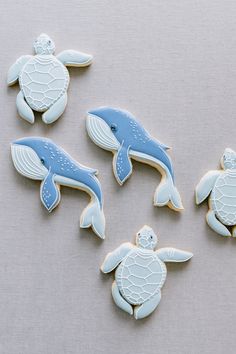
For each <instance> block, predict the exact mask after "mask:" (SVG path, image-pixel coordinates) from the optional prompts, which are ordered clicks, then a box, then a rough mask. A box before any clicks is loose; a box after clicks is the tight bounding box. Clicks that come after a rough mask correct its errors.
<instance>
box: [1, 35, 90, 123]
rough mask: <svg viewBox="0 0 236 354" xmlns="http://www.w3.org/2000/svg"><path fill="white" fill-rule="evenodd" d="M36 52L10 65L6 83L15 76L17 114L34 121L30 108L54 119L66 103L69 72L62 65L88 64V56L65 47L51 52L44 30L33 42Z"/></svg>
mask: <svg viewBox="0 0 236 354" xmlns="http://www.w3.org/2000/svg"><path fill="white" fill-rule="evenodd" d="M34 50H35V53H36V55H35V56H33V55H23V56H21V57H20V58H19V59H17V61H16V62H15V63H14V64H13V65H12V66H11V67H10V69H9V72H8V78H7V83H8V85H9V86H10V85H13V84H15V83H16V82H17V80H19V84H20V92H19V93H18V95H17V99H16V106H17V110H18V113H19V115H20V116H21V117H22V118H24V119H25V120H26V121H28V122H29V123H34V112H33V110H34V111H37V112H44V113H43V115H42V119H43V121H44V122H45V123H46V124H50V123H53V122H55V121H56V120H57V119H58V118H59V117H60V116H61V115H62V113H63V112H64V110H65V108H66V104H67V89H68V86H69V81H70V77H69V72H68V70H67V69H66V66H78V67H83V66H88V65H90V64H91V62H92V56H91V55H88V54H84V53H81V52H77V51H75V50H65V51H63V52H61V53H59V54H58V55H57V56H54V55H53V54H54V52H55V45H54V43H53V41H52V40H51V38H50V37H49V36H48V35H46V34H44V33H43V34H41V35H40V36H39V37H38V38H37V40H36V41H35V42H34Z"/></svg>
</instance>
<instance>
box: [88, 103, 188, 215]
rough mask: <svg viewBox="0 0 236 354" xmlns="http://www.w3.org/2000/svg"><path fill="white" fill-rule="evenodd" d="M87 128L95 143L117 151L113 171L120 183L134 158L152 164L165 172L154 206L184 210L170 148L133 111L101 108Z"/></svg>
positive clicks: (123, 180) (91, 113)
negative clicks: (168, 151) (169, 152)
mask: <svg viewBox="0 0 236 354" xmlns="http://www.w3.org/2000/svg"><path fill="white" fill-rule="evenodd" d="M86 127H87V131H88V135H89V136H90V138H91V139H92V140H93V142H94V143H95V144H97V145H98V146H100V147H101V148H103V149H105V150H109V151H112V152H113V154H114V158H113V171H114V174H115V178H116V180H117V182H118V183H119V184H120V185H122V184H123V183H124V182H125V181H126V180H127V178H128V177H129V176H130V175H131V173H132V162H131V159H134V160H137V161H140V162H143V163H146V164H149V165H151V166H153V167H154V168H156V169H157V170H159V172H160V173H161V175H162V180H161V183H160V185H159V187H158V188H157V189H156V192H155V195H154V205H155V206H164V205H168V206H169V207H170V208H172V209H174V210H177V211H179V210H181V209H183V206H182V202H181V198H180V195H179V192H178V190H177V188H176V186H175V178H174V171H173V166H172V163H171V160H170V157H169V156H168V154H167V153H166V151H167V150H168V147H167V146H165V145H164V144H161V143H160V142H159V141H157V140H156V139H155V138H153V137H151V135H150V134H149V133H148V132H147V131H146V130H145V129H144V128H143V127H142V126H141V125H140V124H139V123H138V122H137V121H136V119H135V118H134V117H133V116H132V115H131V113H129V112H127V111H124V110H121V109H115V108H111V107H101V108H98V109H95V110H92V111H90V112H88V115H87V119H86Z"/></svg>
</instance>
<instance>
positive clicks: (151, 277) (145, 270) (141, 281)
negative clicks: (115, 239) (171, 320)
mask: <svg viewBox="0 0 236 354" xmlns="http://www.w3.org/2000/svg"><path fill="white" fill-rule="evenodd" d="M156 243H157V237H156V235H155V234H154V232H153V230H152V229H151V228H150V227H149V226H147V225H145V226H144V227H143V228H142V229H141V230H140V231H139V232H138V233H137V236H136V246H135V245H132V244H131V243H124V244H122V245H121V246H120V247H118V248H117V249H116V250H114V251H113V252H111V253H109V254H108V255H107V256H106V258H105V260H104V262H103V264H102V266H101V270H102V272H104V273H109V272H111V271H112V270H114V269H115V268H116V267H117V268H116V272H115V281H114V283H113V285H112V297H113V300H114V302H115V304H116V305H117V306H118V307H119V308H120V309H122V310H123V311H125V312H127V313H129V314H130V315H132V314H134V317H135V318H136V319H141V318H144V317H146V316H148V315H150V314H151V313H152V312H153V311H154V310H155V308H156V307H157V306H158V304H159V302H160V300H161V288H162V287H163V285H164V283H165V280H166V275H167V270H166V266H165V264H164V262H185V261H188V260H189V259H190V258H191V257H192V256H193V254H192V253H191V252H186V251H183V250H179V249H176V248H171V247H167V248H162V249H159V250H157V251H154V248H155V246H156Z"/></svg>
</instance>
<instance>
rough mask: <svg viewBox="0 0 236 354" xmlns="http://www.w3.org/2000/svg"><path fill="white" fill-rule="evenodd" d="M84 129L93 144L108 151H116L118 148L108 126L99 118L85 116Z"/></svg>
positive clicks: (89, 115)
mask: <svg viewBox="0 0 236 354" xmlns="http://www.w3.org/2000/svg"><path fill="white" fill-rule="evenodd" d="M86 128H87V131H88V135H89V137H90V138H91V139H92V140H93V142H94V143H95V144H97V145H98V146H100V147H101V148H103V149H105V150H108V151H116V150H118V149H119V147H120V143H119V141H118V140H117V139H116V137H115V136H114V134H113V133H112V131H111V129H110V128H109V126H108V125H107V124H106V123H105V122H104V121H103V120H102V119H101V118H99V117H97V116H93V115H92V114H88V115H87V119H86Z"/></svg>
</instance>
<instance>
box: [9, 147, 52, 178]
mask: <svg viewBox="0 0 236 354" xmlns="http://www.w3.org/2000/svg"><path fill="white" fill-rule="evenodd" d="M11 154H12V160H13V164H14V166H15V168H16V170H17V171H18V172H19V173H20V174H22V175H23V176H25V177H28V178H31V179H35V180H40V181H41V180H43V179H44V178H45V177H46V175H47V174H48V170H47V169H46V167H44V166H43V164H42V162H41V161H40V159H39V157H38V155H37V154H36V153H35V152H34V150H33V149H31V148H30V147H28V146H23V145H14V144H12V145H11Z"/></svg>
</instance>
